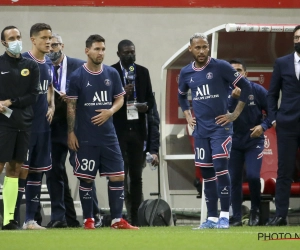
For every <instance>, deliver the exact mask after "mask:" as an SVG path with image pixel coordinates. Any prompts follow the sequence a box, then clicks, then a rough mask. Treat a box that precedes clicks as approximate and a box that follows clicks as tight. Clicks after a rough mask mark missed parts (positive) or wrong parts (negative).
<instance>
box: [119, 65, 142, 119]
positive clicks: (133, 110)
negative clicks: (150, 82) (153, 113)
mask: <svg viewBox="0 0 300 250" xmlns="http://www.w3.org/2000/svg"><path fill="white" fill-rule="evenodd" d="M122 68H123V67H122ZM135 68H136V67H135V65H134V64H133V65H131V66H129V71H128V72H126V70H125V69H124V68H123V80H124V86H125V85H126V84H127V81H126V79H127V80H128V81H129V82H130V83H131V84H132V86H133V100H134V101H127V120H138V119H139V112H138V110H137V107H136V104H137V101H136V99H137V97H136V88H135Z"/></svg>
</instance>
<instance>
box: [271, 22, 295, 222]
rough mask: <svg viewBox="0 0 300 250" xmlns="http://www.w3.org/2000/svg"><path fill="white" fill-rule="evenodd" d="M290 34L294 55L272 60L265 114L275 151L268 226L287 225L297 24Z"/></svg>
mask: <svg viewBox="0 0 300 250" xmlns="http://www.w3.org/2000/svg"><path fill="white" fill-rule="evenodd" d="M293 34H294V35H293V40H294V48H295V52H294V53H292V54H289V55H286V56H283V57H280V58H277V59H276V61H275V64H274V70H273V74H272V78H271V83H270V88H269V93H268V107H269V112H268V115H269V119H270V121H271V122H272V124H273V127H274V128H275V129H276V133H277V148H278V170H277V179H276V191H275V206H276V214H275V217H274V218H273V219H272V220H271V221H270V222H269V223H268V224H267V225H268V226H285V225H287V220H286V217H287V213H288V208H289V197H290V190H291V183H292V180H293V178H292V177H293V173H294V170H295V162H296V152H297V149H298V147H299V140H300V109H299V107H300V88H299V86H300V76H299V74H300V25H298V26H296V27H295V29H294V31H293ZM280 91H281V103H280V108H279V106H278V100H279V96H280Z"/></svg>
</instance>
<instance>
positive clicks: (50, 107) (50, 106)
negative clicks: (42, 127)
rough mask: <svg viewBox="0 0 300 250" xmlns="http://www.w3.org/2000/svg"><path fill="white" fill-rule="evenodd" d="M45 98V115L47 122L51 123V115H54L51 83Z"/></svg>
mask: <svg viewBox="0 0 300 250" xmlns="http://www.w3.org/2000/svg"><path fill="white" fill-rule="evenodd" d="M47 100H48V111H47V114H46V117H47V120H48V122H49V123H51V122H52V119H53V116H54V111H55V104H54V88H53V85H52V84H51V85H50V86H49V88H48V92H47Z"/></svg>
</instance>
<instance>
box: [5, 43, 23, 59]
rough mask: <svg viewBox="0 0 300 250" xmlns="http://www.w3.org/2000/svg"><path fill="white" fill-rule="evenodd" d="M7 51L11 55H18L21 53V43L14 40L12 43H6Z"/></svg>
mask: <svg viewBox="0 0 300 250" xmlns="http://www.w3.org/2000/svg"><path fill="white" fill-rule="evenodd" d="M7 44H8V48H7V51H9V52H10V53H12V54H13V55H18V54H20V53H21V51H22V41H19V40H16V41H13V42H8V43H7Z"/></svg>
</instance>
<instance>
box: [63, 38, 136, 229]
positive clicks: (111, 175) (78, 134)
mask: <svg viewBox="0 0 300 250" xmlns="http://www.w3.org/2000/svg"><path fill="white" fill-rule="evenodd" d="M85 53H86V55H87V63H86V64H84V65H83V66H82V67H80V68H78V69H77V70H75V71H74V72H73V73H72V75H71V76H70V80H69V83H68V86H67V93H66V94H67V98H68V101H67V119H68V146H69V148H70V149H71V150H74V151H76V155H75V157H76V159H75V161H76V166H75V167H74V175H75V176H77V178H78V179H79V180H80V185H79V196H80V200H81V204H82V209H83V217H84V228H85V229H94V228H95V226H94V219H93V205H92V203H93V200H92V192H91V191H92V186H93V181H94V179H95V177H96V175H97V172H98V171H99V173H100V176H106V177H108V180H109V181H108V198H109V206H110V213H111V218H112V223H111V228H114V229H138V227H133V226H131V225H130V224H129V223H128V222H127V221H125V220H124V219H122V209H123V201H124V162H123V159H122V154H121V150H120V147H119V143H118V139H117V136H116V132H115V128H114V125H113V121H112V115H113V114H114V113H115V112H116V111H118V110H119V109H120V108H121V106H122V105H123V102H124V99H123V95H124V94H125V91H124V89H123V87H122V83H121V79H120V76H119V74H118V72H117V71H116V70H115V69H114V68H112V67H110V66H107V65H104V64H103V63H102V62H103V59H104V54H105V40H104V38H103V37H101V36H100V35H91V36H90V37H89V38H88V39H87V40H86V48H85ZM75 120H76V121H77V123H76V126H75Z"/></svg>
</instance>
